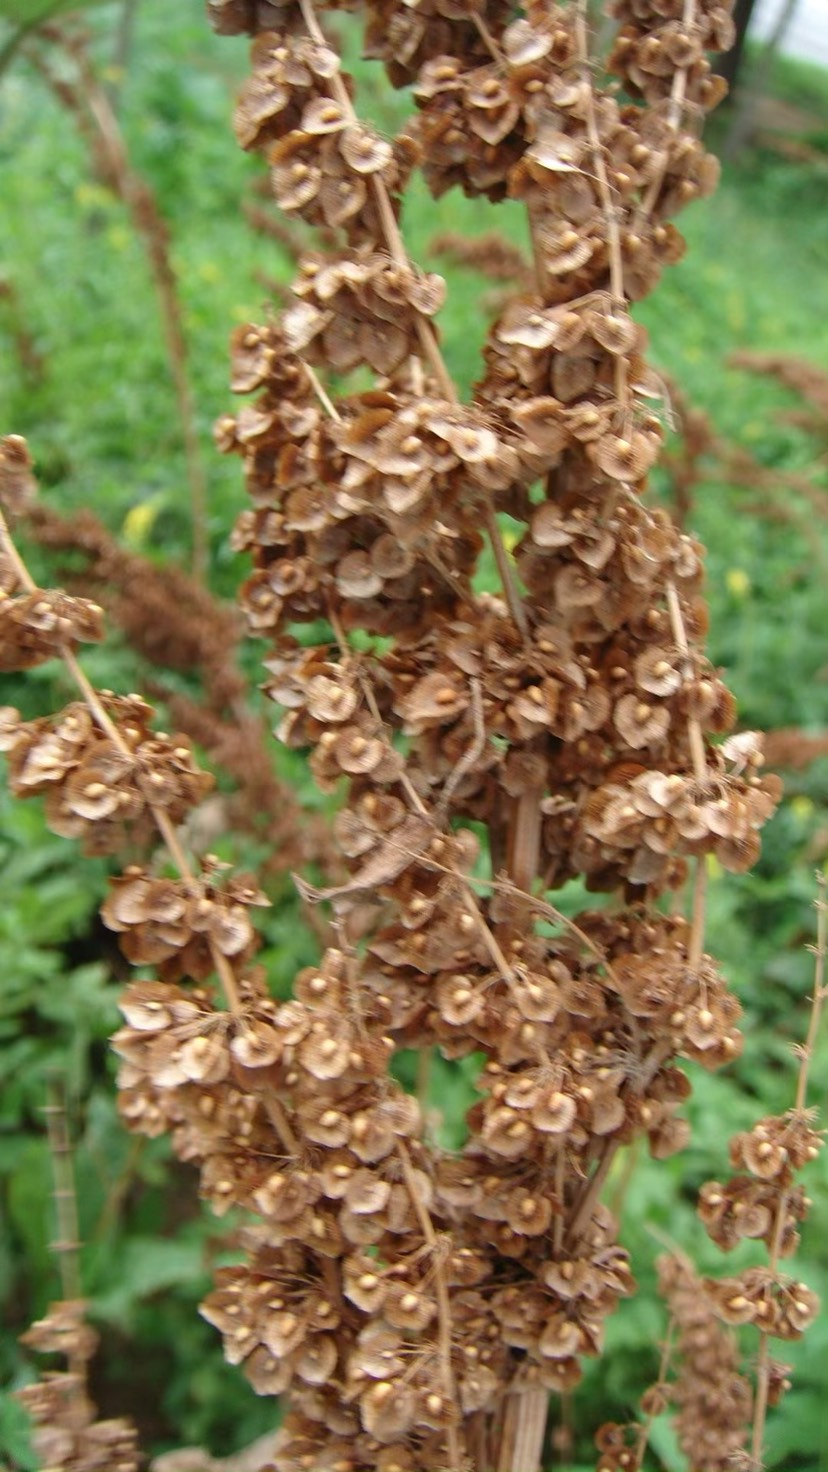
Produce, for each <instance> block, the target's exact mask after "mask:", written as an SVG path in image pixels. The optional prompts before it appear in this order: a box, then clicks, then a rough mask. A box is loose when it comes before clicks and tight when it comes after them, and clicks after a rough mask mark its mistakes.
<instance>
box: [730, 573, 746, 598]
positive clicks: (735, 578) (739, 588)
mask: <svg viewBox="0 0 828 1472" xmlns="http://www.w3.org/2000/svg"><path fill="white" fill-rule="evenodd" d="M725 583H726V584H727V591H728V593H732V594H733V597H734V598H747V595H748V593H749V592H750V578H749V577H748V575H747V573H746V572H745V570H744V568H743V567H730V568H728V570H727V572H726V573H725Z"/></svg>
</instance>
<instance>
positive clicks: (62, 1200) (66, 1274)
mask: <svg viewBox="0 0 828 1472" xmlns="http://www.w3.org/2000/svg"><path fill="white" fill-rule="evenodd" d="M43 1113H44V1114H45V1116H46V1129H47V1132H48V1136H49V1151H50V1154H51V1157H52V1174H53V1178H54V1191H53V1194H54V1199H55V1212H56V1215H57V1228H58V1237H57V1241H55V1242H53V1243H52V1249H53V1251H54V1254H55V1256H56V1258H57V1260H58V1264H59V1267H60V1283H61V1293H62V1296H63V1297H64V1298H65V1299H70V1300H71V1299H78V1298H80V1297H81V1275H80V1228H79V1226H78V1199H77V1193H76V1191H75V1176H74V1171H73V1170H72V1143H71V1140H70V1139H69V1128H68V1125H67V1123H66V1100H65V1098H64V1097H63V1091H62V1089H61V1087H60V1085H59V1083H58V1081H57V1080H56V1079H52V1080H51V1081H50V1083H49V1085H48V1103H47V1104H45V1105H44V1108H43Z"/></svg>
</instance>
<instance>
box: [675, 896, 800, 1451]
mask: <svg viewBox="0 0 828 1472" xmlns="http://www.w3.org/2000/svg"><path fill="white" fill-rule="evenodd" d="M817 882H818V896H817V900H816V906H815V907H816V911H817V941H816V945H815V946H814V947H813V951H814V955H815V958H816V960H815V968H814V989H813V998H812V1006H811V1018H810V1025H809V1029H808V1036H807V1040H806V1042H805V1043H804V1044H803V1045H801V1046H800V1047H798V1048H797V1050H796V1051H797V1054H798V1057H799V1075H798V1080H797V1088H796V1098H795V1101H794V1104H793V1107H792V1108H791V1109H789V1110H787V1111H786V1112H785V1113H784V1114H781V1115H770V1116H767V1117H766V1118H764V1119H760V1120H759V1121H758V1123H757V1124H755V1125H754V1126H753V1128H752V1129H750V1130H744V1131H741V1132H740V1133H738V1134H736V1135H734V1136H733V1138H732V1140H731V1142H730V1158H731V1161H732V1164H733V1165H734V1167H735V1168H736V1170H737V1171H739V1172H740V1174H738V1175H735V1176H732V1177H731V1178H730V1180H728V1181H727V1182H725V1183H724V1184H721V1183H720V1182H718V1181H711V1182H709V1183H708V1184H707V1185H705V1186H704V1187H703V1188H702V1191H701V1193H700V1197H699V1215H700V1216H701V1219H702V1221H703V1222H704V1225H705V1227H706V1228H707V1231H708V1233H709V1235H710V1236H711V1237H712V1238H713V1241H714V1242H716V1243H717V1244H718V1245H719V1246H720V1247H722V1248H724V1250H725V1251H729V1250H730V1249H731V1248H732V1247H734V1246H736V1244H737V1243H738V1242H739V1241H741V1240H742V1239H744V1238H758V1239H760V1240H762V1241H763V1242H764V1243H765V1245H766V1247H767V1252H768V1261H767V1264H766V1265H763V1266H753V1267H748V1268H745V1269H743V1270H742V1271H741V1272H739V1273H736V1274H734V1275H733V1276H731V1277H727V1278H719V1279H712V1278H710V1279H706V1280H705V1282H704V1290H705V1294H706V1297H707V1299H708V1301H709V1303H710V1305H711V1308H712V1311H713V1313H714V1314H715V1315H716V1317H717V1318H718V1319H720V1320H721V1321H722V1322H723V1323H724V1324H728V1325H734V1326H738V1325H742V1324H751V1325H753V1326H754V1327H755V1328H756V1329H757V1330H758V1332H759V1354H758V1360H757V1367H756V1392H755V1400H756V1408H755V1412H754V1416H753V1427H752V1435H751V1450H750V1460H749V1461H747V1462H746V1464H745V1465H746V1466H747V1467H748V1469H749V1472H756V1469H758V1468H759V1467H760V1465H761V1459H762V1446H763V1437H764V1426H765V1416H766V1412H767V1409H768V1406H771V1405H775V1404H776V1403H777V1401H778V1400H779V1399H780V1398H781V1396H782V1395H783V1394H784V1392H785V1391H786V1390H787V1389H788V1388H789V1382H788V1380H787V1367H786V1366H780V1365H779V1364H777V1363H776V1362H775V1361H774V1360H773V1359H772V1357H771V1353H770V1341H771V1340H772V1339H781V1340H783V1341H792V1340H796V1339H800V1338H801V1337H802V1335H803V1334H804V1333H805V1332H806V1331H807V1329H808V1328H809V1327H810V1325H811V1324H812V1323H813V1322H814V1320H815V1318H816V1316H817V1314H818V1312H819V1307H820V1305H819V1299H818V1298H817V1295H816V1294H815V1293H814V1292H813V1290H812V1289H810V1288H809V1287H808V1286H807V1284H805V1283H802V1282H800V1281H799V1280H798V1279H796V1278H794V1277H793V1276H791V1275H789V1274H786V1273H783V1272H782V1271H781V1268H780V1260H781V1259H782V1258H785V1257H789V1256H790V1255H791V1254H792V1253H793V1252H795V1250H796V1248H797V1246H798V1244H799V1232H798V1227H799V1223H800V1222H801V1221H802V1220H803V1218H804V1217H805V1215H806V1213H807V1210H808V1207H809V1206H810V1204H811V1203H810V1201H809V1200H808V1197H807V1196H806V1195H805V1192H804V1190H803V1188H802V1186H801V1185H800V1184H799V1183H798V1182H797V1176H798V1174H799V1172H800V1171H802V1170H803V1169H804V1168H805V1167H806V1166H808V1165H810V1164H811V1163H812V1162H813V1161H815V1160H816V1159H817V1157H818V1156H819V1153H820V1151H821V1149H822V1146H823V1135H822V1133H821V1132H820V1131H818V1130H817V1129H815V1128H814V1111H813V1110H809V1109H807V1108H806V1099H807V1090H808V1079H809V1072H810V1065H811V1060H812V1057H813V1048H814V1040H815V1038H816V1036H817V1031H818V1028H819V1023H820V1018H821V1014H822V1005H823V1002H824V1000H825V995H826V988H825V957H826V940H827V939H828V907H827V906H826V900H825V880H824V878H823V877H822V876H821V875H819V876H818V881H817Z"/></svg>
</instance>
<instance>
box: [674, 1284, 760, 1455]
mask: <svg viewBox="0 0 828 1472" xmlns="http://www.w3.org/2000/svg"><path fill="white" fill-rule="evenodd" d="M658 1268H659V1289H660V1292H661V1294H662V1297H663V1298H664V1300H665V1302H666V1304H667V1307H668V1309H669V1312H670V1316H671V1319H672V1321H673V1324H674V1326H675V1330H676V1354H675V1360H676V1365H677V1373H676V1376H675V1378H674V1380H673V1381H672V1383H671V1384H670V1386H669V1395H670V1401H671V1403H672V1405H673V1407H674V1408H675V1413H676V1414H675V1426H676V1431H677V1432H678V1438H679V1445H680V1446H681V1449H682V1451H683V1452H684V1453H685V1455H686V1456H687V1457H688V1459H689V1462H688V1465H689V1467H690V1469H691V1472H732V1469H733V1468H738V1467H742V1468H747V1467H748V1465H749V1463H748V1461H747V1452H746V1445H747V1440H748V1431H749V1427H750V1422H751V1415H752V1408H753V1393H752V1388H751V1384H750V1381H749V1380H748V1379H747V1377H746V1376H745V1375H744V1374H743V1373H742V1370H741V1367H740V1366H741V1352H740V1349H739V1344H738V1341H737V1338H736V1334H735V1333H734V1331H733V1329H732V1328H730V1327H728V1326H727V1324H726V1323H723V1322H722V1320H721V1317H720V1315H719V1314H718V1312H717V1309H716V1305H715V1303H714V1302H713V1300H712V1299H711V1297H710V1295H709V1292H708V1285H707V1284H706V1283H705V1282H704V1281H703V1280H702V1279H701V1278H700V1277H699V1276H698V1274H697V1273H696V1272H695V1271H694V1270H693V1268H692V1266H691V1265H690V1264H689V1263H688V1262H687V1261H686V1260H685V1259H683V1258H678V1257H675V1256H672V1257H662V1258H661V1259H660V1260H659V1264H658Z"/></svg>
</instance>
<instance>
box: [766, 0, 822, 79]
mask: <svg viewBox="0 0 828 1472" xmlns="http://www.w3.org/2000/svg"><path fill="white" fill-rule="evenodd" d="M784 7H785V0H758V3H757V5H756V8H755V9H754V12H753V15H752V17H751V22H750V31H749V33H748V34H749V36H750V38H751V40H753V41H764V40H767V38H768V36H769V35H771V33H772V32H773V30H774V28H775V26H776V25H777V22H778V20H779V16H780V14H781V12H782V10H783V9H784ZM780 50H781V51H782V52H783V53H784V55H786V56H799V57H801V58H802V59H803V60H804V61H814V62H818V63H821V64H822V65H823V66H828V0H798V4H797V6H796V8H795V10H794V13H793V15H792V17H791V19H790V22H789V24H788V26H787V27H786V30H785V34H784V36H783V38H782V44H781V46H780Z"/></svg>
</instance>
